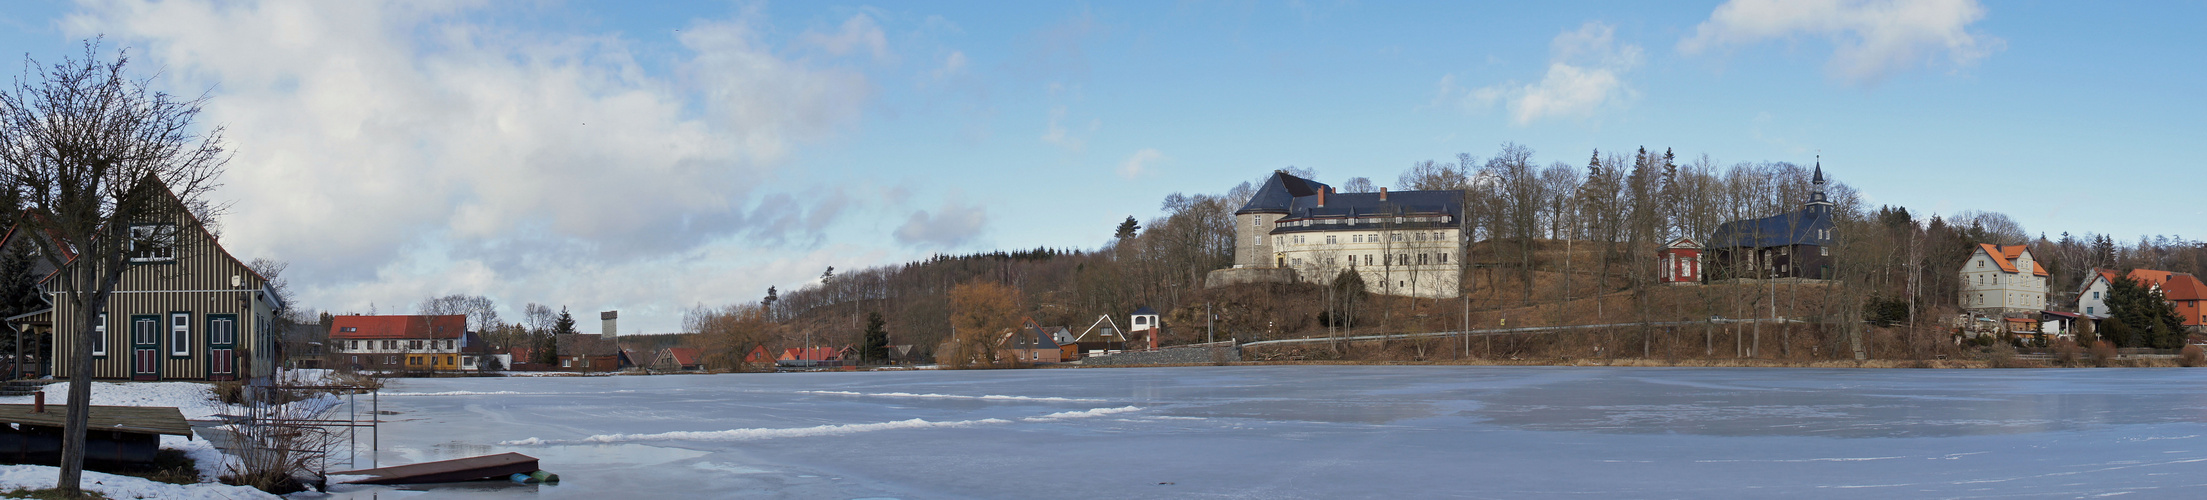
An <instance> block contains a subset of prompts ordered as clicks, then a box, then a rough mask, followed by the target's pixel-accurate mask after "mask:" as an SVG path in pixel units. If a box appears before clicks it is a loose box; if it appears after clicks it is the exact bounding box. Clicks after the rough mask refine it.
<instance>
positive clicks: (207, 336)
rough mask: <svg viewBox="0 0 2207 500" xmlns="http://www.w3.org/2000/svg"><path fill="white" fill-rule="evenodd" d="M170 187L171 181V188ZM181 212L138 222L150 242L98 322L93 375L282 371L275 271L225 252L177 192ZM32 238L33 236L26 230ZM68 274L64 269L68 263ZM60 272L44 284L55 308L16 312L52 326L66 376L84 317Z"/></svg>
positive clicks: (170, 376)
mask: <svg viewBox="0 0 2207 500" xmlns="http://www.w3.org/2000/svg"><path fill="white" fill-rule="evenodd" d="M162 189H163V191H164V192H166V188H162ZM166 202H167V203H171V204H175V205H177V206H175V207H171V209H170V210H165V211H163V212H165V213H170V214H175V215H173V216H170V217H167V218H164V219H158V220H142V221H136V222H134V223H133V224H132V229H133V233H134V234H138V235H139V236H143V238H142V239H144V240H146V241H148V242H149V243H145V244H141V245H140V246H139V247H138V248H135V249H134V250H133V251H132V253H131V255H130V256H128V257H127V260H129V261H130V263H131V266H130V267H129V269H127V270H125V271H123V274H122V280H121V281H120V282H119V283H117V284H116V286H115V293H114V295H112V296H110V297H109V298H108V301H107V307H106V309H105V313H104V314H101V315H100V319H99V320H97V321H95V322H94V324H93V325H91V326H92V331H93V332H94V335H96V337H94V342H93V348H92V376H93V378H98V379H130V380H241V379H257V378H265V377H268V376H269V375H271V374H273V373H274V371H273V370H274V369H275V367H276V362H277V361H278V360H277V359H275V356H276V348H275V344H274V340H275V339H274V338H273V336H271V335H268V334H265V333H264V332H266V331H267V330H268V326H267V325H269V319H270V318H272V317H274V315H275V314H276V312H277V311H280V310H282V309H283V304H281V303H278V302H277V301H276V299H275V296H274V294H272V293H270V292H269V290H268V288H267V287H268V283H267V279H265V278H263V277H262V276H261V275H260V274H259V273H255V272H253V270H252V269H251V268H249V267H247V266H246V265H245V263H243V262H240V261H238V259H237V258H236V257H233V256H231V255H230V252H229V251H227V250H223V248H222V246H221V245H220V244H218V243H216V242H215V239H214V237H213V236H212V235H210V234H208V232H207V230H206V227H205V226H204V225H202V224H201V223H200V221H199V220H198V218H196V217H193V216H192V215H191V214H190V212H189V211H187V210H184V209H183V208H182V207H181V203H179V202H177V200H176V198H175V197H174V196H173V195H171V196H168V197H166ZM16 236H17V237H24V235H16ZM60 272H61V273H66V272H67V270H66V269H64V270H62V271H60ZM59 274H60V273H56V274H50V275H48V277H47V278H46V279H45V280H43V281H42V282H41V283H40V289H41V290H40V291H41V292H42V294H43V296H44V297H45V298H46V300H47V303H48V304H51V305H52V307H51V308H50V309H47V310H45V311H40V312H38V313H33V314H31V315H25V316H19V317H18V319H12V320H11V321H10V322H11V323H13V325H14V326H16V327H17V328H31V329H42V328H50V329H51V330H50V331H51V332H53V345H52V349H53V358H52V359H53V360H54V362H55V363H54V367H53V373H54V374H56V375H57V376H63V377H66V376H67V374H69V373H71V372H72V371H73V370H74V368H73V364H74V363H75V361H76V359H77V357H76V356H75V352H74V351H73V348H74V347H75V346H76V340H75V339H76V335H77V334H78V333H79V332H82V331H83V326H84V325H80V324H78V323H79V322H80V321H82V319H81V318H82V315H81V314H79V313H78V311H75V310H73V309H72V307H73V306H72V305H71V301H69V300H65V299H64V296H66V295H67V294H71V293H76V291H75V290H70V289H68V288H67V287H66V286H65V285H64V283H67V282H68V280H64V279H58V278H56V276H58V275H59Z"/></svg>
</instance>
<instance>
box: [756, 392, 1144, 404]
mask: <svg viewBox="0 0 2207 500" xmlns="http://www.w3.org/2000/svg"><path fill="white" fill-rule="evenodd" d="M797 393H799V394H827V395H831V396H871V397H881V398H929V399H980V400H994V401H1053V402H1067V403H1101V402H1103V401H1104V400H1101V399H1086V398H1061V397H1055V396H1042V397H1037V396H1003V395H996V394H991V395H987V396H961V395H957V394H913V393H909V392H874V393H866V392H851V391H797Z"/></svg>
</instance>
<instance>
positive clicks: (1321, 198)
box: [1318, 187, 1333, 208]
mask: <svg viewBox="0 0 2207 500" xmlns="http://www.w3.org/2000/svg"><path fill="white" fill-rule="evenodd" d="M1332 190H1333V188H1330V187H1329V188H1324V189H1319V190H1318V208H1326V192H1327V191H1332Z"/></svg>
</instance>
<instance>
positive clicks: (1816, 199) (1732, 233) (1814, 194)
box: [1708, 165, 1835, 280]
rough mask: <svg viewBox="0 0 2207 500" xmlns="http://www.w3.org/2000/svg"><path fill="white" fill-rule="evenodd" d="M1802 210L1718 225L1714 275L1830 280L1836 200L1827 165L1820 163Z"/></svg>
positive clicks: (1712, 252) (1712, 244) (1712, 245)
mask: <svg viewBox="0 0 2207 500" xmlns="http://www.w3.org/2000/svg"><path fill="white" fill-rule="evenodd" d="M1811 182H1812V185H1813V186H1814V187H1813V188H1812V191H1811V192H1810V193H1809V201H1808V203H1804V204H1802V206H1801V209H1800V210H1795V211H1792V212H1786V213H1783V214H1778V215H1773V216H1770V217H1764V218H1760V219H1748V220H1737V221H1732V222H1726V223H1724V225H1721V226H1717V230H1716V234H1715V235H1712V236H1710V237H1709V256H1708V263H1709V268H1710V271H1711V273H1709V274H1710V276H1709V277H1710V278H1711V279H1741V278H1747V279H1784V278H1799V279H1819V280H1820V279H1831V278H1832V276H1833V273H1832V258H1831V250H1830V246H1831V243H1832V241H1833V238H1834V237H1835V236H1834V235H1833V234H1832V230H1833V226H1834V225H1833V224H1832V203H1831V201H1829V200H1826V199H1825V198H1824V167H1823V166H1822V165H1818V166H1817V167H1816V174H1815V178H1814V179H1813V180H1812V181H1811Z"/></svg>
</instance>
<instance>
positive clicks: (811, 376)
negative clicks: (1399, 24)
mask: <svg viewBox="0 0 2207 500" xmlns="http://www.w3.org/2000/svg"><path fill="white" fill-rule="evenodd" d="M2203 382H2207V370H2200V369H2110V370H2077V369H2070V370H1797V369H1677V368H1641V369H1635V368H1568V367H1380V366H1270V367H1184V368H1157V369H1115V370H999V371H915V372H856V373H847V372H830V373H805V374H734V375H711V376H680V377H596V378H587V379H572V378H569V379H560V378H538V379H530V378H451V379H403V380H395V381H393V382H392V383H391V385H390V386H389V388H388V389H387V393H386V394H387V395H394V397H385V398H382V400H381V409H382V410H384V411H388V412H393V413H392V414H390V415H387V416H386V422H387V423H386V424H384V427H383V431H384V435H383V437H382V438H381V440H380V443H381V446H382V448H383V450H384V451H383V454H382V455H381V456H380V457H379V460H378V461H379V464H380V465H384V466H389V465H395V464H403V463H415V462H422V461H429V460H442V459H449V458H459V457H467V456H477V455H484V454H490V453H498V452H506V451H513V452H520V453H525V454H528V455H532V456H536V457H538V458H541V459H543V462H542V463H543V467H544V468H545V469H547V470H550V471H552V472H555V473H558V474H560V475H561V476H562V483H561V484H559V485H557V486H549V485H545V486H538V485H513V484H504V483H496V482H485V483H480V484H470V485H455V486H446V487H432V488H428V489H426V490H422V491H403V492H401V491H396V490H394V489H392V488H387V487H374V486H342V487H340V488H339V490H338V492H337V494H336V496H337V497H339V498H373V497H377V496H379V495H380V496H383V497H388V496H390V495H393V494H407V495H418V496H420V497H421V498H523V497H534V496H559V497H576V498H601V497H614V498H621V497H632V496H635V495H636V494H637V493H638V492H662V493H665V492H680V493H679V494H680V495H685V496H695V497H783V498H858V497H877V498H884V497H885V498H943V497H952V498H958V497H971V498H1156V497H1226V498H1429V497H1476V498H1518V497H1558V496H1563V497H1592V498H1613V497H1669V498H1679V497H1685V498H1771V497H1811V498H1827V497H1841V498H1893V497H1903V498H1914V497H1949V498H1951V497H2004V498H2005V497H2061V498H2075V497H2092V496H2107V495H2123V494H2129V495H2130V496H2133V497H2141V498H2167V497H2196V496H2197V495H2200V494H2201V493H2202V492H2207V490H2203V489H2202V488H2203V487H2207V474H2201V473H2200V472H2201V471H2203V470H2207V468H2203V466H2207V410H2203V409H2207V391H2202V390H2200V389H2198V388H2199V387H2202V386H2203V385H2207V384H2203ZM396 394H409V395H407V396H395V395H396ZM365 403H366V402H365V401H363V404H365ZM363 458H364V459H363V462H365V461H366V460H365V457H363ZM361 465H362V466H366V465H368V464H366V463H362V464H361Z"/></svg>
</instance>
